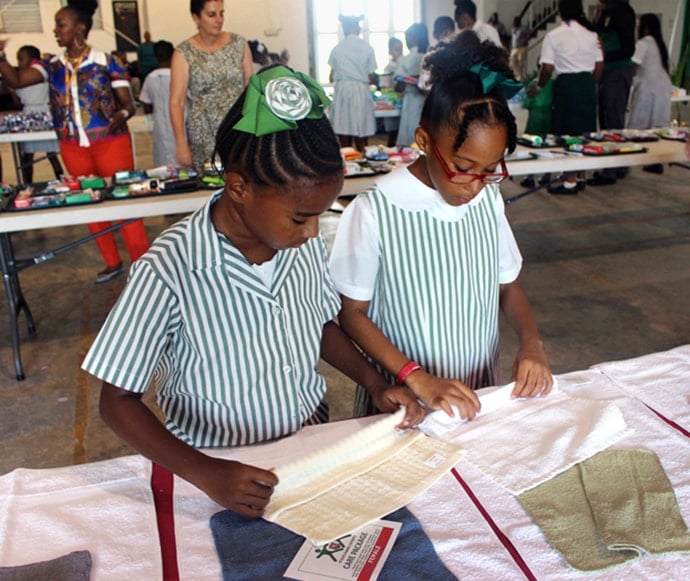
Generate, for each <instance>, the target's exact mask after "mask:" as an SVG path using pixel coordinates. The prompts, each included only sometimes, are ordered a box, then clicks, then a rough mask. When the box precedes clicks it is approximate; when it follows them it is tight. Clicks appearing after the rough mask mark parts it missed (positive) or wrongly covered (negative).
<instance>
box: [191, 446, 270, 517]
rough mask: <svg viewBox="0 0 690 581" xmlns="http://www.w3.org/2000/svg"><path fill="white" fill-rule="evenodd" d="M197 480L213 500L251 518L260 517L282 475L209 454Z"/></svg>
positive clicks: (199, 485)
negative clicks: (279, 476)
mask: <svg viewBox="0 0 690 581" xmlns="http://www.w3.org/2000/svg"><path fill="white" fill-rule="evenodd" d="M194 481H195V483H196V484H197V486H198V487H199V488H201V489H202V490H203V491H204V492H205V493H206V494H207V495H208V496H209V498H211V499H212V500H214V501H215V502H217V503H218V504H220V505H221V506H224V507H225V508H229V509H230V510H232V511H233V512H236V513H237V514H239V515H242V516H244V517H247V518H259V517H260V516H262V515H263V514H264V509H265V508H266V505H267V504H268V501H269V500H270V498H271V495H272V494H273V489H274V488H275V486H276V485H277V484H278V477H277V476H276V475H275V474H274V473H273V472H270V471H269V470H263V469H261V468H257V467H255V466H249V465H248V464H242V463H241V462H235V461H232V460H222V459H220V458H211V457H209V458H208V461H206V460H204V465H203V466H200V467H199V474H198V478H194Z"/></svg>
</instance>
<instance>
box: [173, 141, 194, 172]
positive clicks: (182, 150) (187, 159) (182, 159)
mask: <svg viewBox="0 0 690 581" xmlns="http://www.w3.org/2000/svg"><path fill="white" fill-rule="evenodd" d="M175 157H176V158H177V163H179V164H180V165H182V166H185V167H193V166H194V159H193V158H192V150H191V149H190V148H189V144H187V143H185V144H184V145H178V146H177V151H176V152H175Z"/></svg>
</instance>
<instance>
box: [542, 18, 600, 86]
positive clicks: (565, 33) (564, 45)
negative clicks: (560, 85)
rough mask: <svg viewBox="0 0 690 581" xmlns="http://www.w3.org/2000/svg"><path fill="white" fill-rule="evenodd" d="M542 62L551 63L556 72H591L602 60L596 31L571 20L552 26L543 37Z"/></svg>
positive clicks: (559, 73) (558, 73)
mask: <svg viewBox="0 0 690 581" xmlns="http://www.w3.org/2000/svg"><path fill="white" fill-rule="evenodd" d="M540 60H541V62H542V63H546V64H550V65H553V67H554V69H555V71H556V74H557V75H562V74H565V73H591V72H592V71H593V70H594V66H595V64H596V63H597V62H601V61H603V60H604V54H603V53H602V51H601V46H600V45H599V39H598V37H597V35H596V33H594V32H592V31H590V30H587V29H586V28H585V27H584V26H582V25H581V24H580V23H579V22H576V21H574V20H571V21H570V22H563V23H561V25H560V26H557V27H556V28H554V29H553V30H552V31H551V32H549V33H548V34H547V35H546V37H545V38H544V44H543V45H542V48H541V57H540Z"/></svg>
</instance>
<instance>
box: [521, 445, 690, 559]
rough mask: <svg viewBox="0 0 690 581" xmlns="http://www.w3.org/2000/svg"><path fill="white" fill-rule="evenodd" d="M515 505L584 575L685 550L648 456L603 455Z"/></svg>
mask: <svg viewBox="0 0 690 581" xmlns="http://www.w3.org/2000/svg"><path fill="white" fill-rule="evenodd" d="M518 500H519V501H520V503H521V504H522V506H523V507H524V509H525V510H526V511H527V512H528V513H529V514H530V516H531V517H532V518H533V520H534V521H535V523H536V524H537V525H538V526H539V527H540V528H541V529H542V531H543V532H544V535H545V536H546V538H547V540H548V541H549V542H550V543H551V544H552V545H553V546H554V547H555V548H556V549H557V550H558V551H559V552H560V553H561V554H562V555H563V557H564V559H565V560H566V562H567V563H568V564H569V565H570V566H571V567H573V568H575V569H578V570H581V571H595V570H597V569H605V568H608V567H612V566H614V565H619V564H621V563H624V562H626V561H629V560H631V559H635V558H637V557H639V556H640V555H642V554H645V553H655V554H656V553H674V552H690V532H689V531H688V527H687V526H686V524H685V522H684V521H683V517H682V516H681V514H680V511H679V509H678V503H677V502H676V497H675V495H674V493H673V488H672V486H671V483H670V482H669V480H668V478H667V476H666V473H665V472H664V469H663V468H662V466H661V463H660V462H659V458H658V457H657V456H656V454H654V452H652V451H650V450H644V449H638V450H605V451H603V452H600V453H598V454H596V455H595V456H592V457H591V458H589V459H588V460H585V461H584V462H582V463H580V464H577V465H576V466H573V467H572V468H570V469H569V470H567V471H566V472H563V473H561V474H559V475H558V476H556V477H555V478H552V479H551V480H549V481H548V482H545V483H543V484H541V485H539V486H537V487H535V488H532V489H531V490H528V491H527V492H524V493H522V494H520V495H519V496H518Z"/></svg>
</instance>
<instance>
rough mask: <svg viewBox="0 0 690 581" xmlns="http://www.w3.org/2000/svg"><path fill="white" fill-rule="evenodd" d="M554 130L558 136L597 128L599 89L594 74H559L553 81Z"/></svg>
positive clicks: (552, 126)
mask: <svg viewBox="0 0 690 581" xmlns="http://www.w3.org/2000/svg"><path fill="white" fill-rule="evenodd" d="M551 129H552V131H553V133H555V134H556V135H581V134H582V133H587V132H588V131H596V130H597V90H596V84H595V83H594V77H593V76H592V74H591V73H567V74H563V75H558V77H557V78H556V80H555V81H554V83H553V117H552V118H551Z"/></svg>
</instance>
